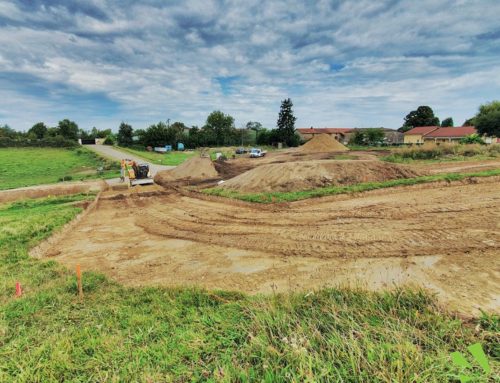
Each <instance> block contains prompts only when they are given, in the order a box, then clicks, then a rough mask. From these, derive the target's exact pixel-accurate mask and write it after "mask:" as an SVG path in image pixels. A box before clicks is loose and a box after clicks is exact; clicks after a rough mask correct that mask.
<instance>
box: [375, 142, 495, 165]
mask: <svg viewBox="0 0 500 383" xmlns="http://www.w3.org/2000/svg"><path fill="white" fill-rule="evenodd" d="M476 156H480V157H482V158H484V157H493V158H494V157H498V156H500V145H479V144H467V145H461V144H449V143H443V144H440V145H436V144H434V143H427V144H424V145H421V146H419V145H416V146H410V147H405V148H401V149H395V150H393V153H392V154H391V155H389V156H386V157H384V158H383V159H384V160H386V161H389V162H405V161H406V162H407V161H408V160H436V159H445V160H446V159H448V160H457V159H458V160H460V159H467V158H470V157H476Z"/></svg>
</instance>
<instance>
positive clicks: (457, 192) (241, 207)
mask: <svg viewBox="0 0 500 383" xmlns="http://www.w3.org/2000/svg"><path fill="white" fill-rule="evenodd" d="M152 190H155V191H154V192H153V193H152V194H151V193H150V194H141V193H136V194H134V195H127V196H121V197H120V196H112V195H111V194H108V193H109V192H105V193H104V194H108V197H106V196H105V197H104V199H102V200H101V201H100V202H99V206H98V208H97V210H96V211H94V212H92V213H90V214H89V215H88V216H86V217H85V218H84V219H83V220H82V221H81V222H80V224H78V225H77V226H76V227H75V229H74V230H73V231H72V232H71V233H69V235H68V236H66V237H65V239H64V240H63V241H62V242H60V243H59V244H57V245H56V246H54V247H53V248H52V249H51V250H50V251H49V253H48V255H49V256H51V257H53V258H54V259H57V260H59V261H61V262H63V263H65V264H67V265H69V266H71V267H74V265H75V264H76V263H80V264H82V266H83V267H84V269H92V270H98V271H102V272H105V273H107V274H108V275H110V276H112V277H113V278H115V279H116V280H118V281H120V282H122V283H125V284H128V285H164V286H174V285H186V284H187V285H200V286H203V287H207V288H217V289H237V290H242V291H245V292H249V293H256V292H269V291H272V290H278V291H284V290H289V289H300V290H305V289H314V288H318V287H321V286H333V285H339V284H340V285H346V284H347V285H357V286H362V287H366V288H370V289H379V288H386V287H392V286H394V285H398V284H407V283H410V284H417V285H420V286H424V287H426V288H429V289H431V290H432V291H435V292H436V293H437V294H438V296H439V299H440V300H441V302H443V304H444V305H447V306H448V307H449V308H451V309H454V310H459V311H462V312H464V313H477V312H478V309H479V308H483V309H486V310H489V311H497V312H499V311H500V264H499V259H500V255H499V248H500V178H498V177H496V178H490V179H484V180H481V181H480V182H479V183H472V184H453V185H451V186H430V185H425V187H424V186H423V187H420V188H419V187H409V188H398V189H392V190H385V191H382V190H380V191H375V192H368V193H364V194H362V195H358V196H337V197H328V198H322V199H311V200H307V201H301V202H297V203H293V204H290V205H286V206H276V205H273V206H262V205H257V206H256V205H249V204H245V203H240V202H233V201H228V200H223V199H221V200H210V199H206V200H205V199H197V198H192V197H186V196H180V195H179V194H176V193H174V192H166V191H159V189H152ZM106 198H107V199H106Z"/></svg>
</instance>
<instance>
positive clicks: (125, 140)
mask: <svg viewBox="0 0 500 383" xmlns="http://www.w3.org/2000/svg"><path fill="white" fill-rule="evenodd" d="M133 136H134V129H132V126H130V125H129V124H126V123H124V122H122V123H121V124H120V127H119V128H118V136H117V137H116V138H117V141H118V145H120V146H131V145H132V144H133V142H134V140H133V139H132V137H133Z"/></svg>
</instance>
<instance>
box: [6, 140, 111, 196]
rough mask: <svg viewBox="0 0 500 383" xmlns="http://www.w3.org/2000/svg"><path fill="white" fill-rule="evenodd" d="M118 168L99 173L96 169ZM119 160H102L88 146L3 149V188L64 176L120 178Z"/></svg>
mask: <svg viewBox="0 0 500 383" xmlns="http://www.w3.org/2000/svg"><path fill="white" fill-rule="evenodd" d="M103 163H104V166H105V168H110V167H111V168H113V167H114V168H115V169H108V170H105V171H104V173H103V174H101V175H98V174H97V168H98V167H101V166H103ZM118 169H119V166H118V163H116V164H115V163H111V162H109V161H107V160H106V161H105V162H103V159H101V158H100V157H98V156H97V155H96V154H95V153H94V152H92V151H90V150H88V149H85V148H78V149H55V148H2V149H0V190H3V189H12V188H17V187H23V186H31V185H39V184H50V183H55V182H58V181H59V180H60V179H62V177H68V176H71V178H72V179H73V180H80V179H88V178H99V177H108V178H109V177H117V176H119V171H118Z"/></svg>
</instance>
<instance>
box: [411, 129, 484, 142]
mask: <svg viewBox="0 0 500 383" xmlns="http://www.w3.org/2000/svg"><path fill="white" fill-rule="evenodd" d="M476 133H477V130H476V128H475V127H473V126H457V127H446V128H442V127H440V126H419V127H416V128H413V129H410V130H408V131H407V132H405V133H404V143H405V144H423V143H424V142H429V141H430V142H457V141H460V140H461V139H462V138H464V137H467V136H469V135H471V134H476Z"/></svg>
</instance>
